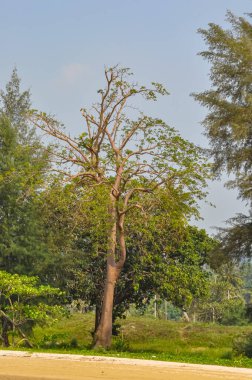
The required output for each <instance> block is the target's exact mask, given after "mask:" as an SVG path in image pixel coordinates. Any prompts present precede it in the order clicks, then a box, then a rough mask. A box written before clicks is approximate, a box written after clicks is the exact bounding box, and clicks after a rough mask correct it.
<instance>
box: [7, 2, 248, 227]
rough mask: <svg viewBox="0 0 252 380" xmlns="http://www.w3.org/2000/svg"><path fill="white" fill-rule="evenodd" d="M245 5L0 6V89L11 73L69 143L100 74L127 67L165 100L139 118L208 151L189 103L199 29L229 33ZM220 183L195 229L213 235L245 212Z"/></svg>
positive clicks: (203, 77) (202, 72) (197, 73)
mask: <svg viewBox="0 0 252 380" xmlns="http://www.w3.org/2000/svg"><path fill="white" fill-rule="evenodd" d="M251 6H252V1H251V0H176V1H174V0H124V1H122V0H0V44H1V55H0V88H4V87H5V84H6V82H7V81H8V80H9V78H10V75H11V72H12V70H13V68H14V67H17V70H18V73H19V76H20V77H21V79H22V88H23V89H27V88H30V90H31V94H32V102H33V107H34V108H36V109H39V110H41V111H45V112H49V113H51V114H54V115H55V116H56V117H57V118H58V119H59V120H60V121H62V122H63V123H64V124H65V127H66V130H67V131H69V132H70V133H71V134H73V135H76V134H78V133H81V132H82V131H83V126H84V124H83V119H82V118H81V115H80V108H81V107H89V106H91V105H92V103H93V102H94V101H95V100H96V97H97V90H98V89H99V88H101V87H103V84H104V79H103V72H104V66H113V65H115V64H120V65H121V66H124V67H130V68H131V70H132V71H133V73H134V78H135V80H136V81H138V82H139V83H141V84H148V83H150V82H153V81H155V82H160V83H162V84H164V85H165V86H166V88H167V89H168V91H169V93H170V95H169V96H168V97H164V98H162V99H160V100H159V101H158V102H155V103H154V104H148V105H146V104H141V108H142V110H143V111H145V112H147V113H149V114H151V116H158V117H160V118H162V119H164V120H165V121H166V122H167V123H168V124H169V125H171V126H172V127H174V128H176V129H177V130H178V131H179V132H180V133H181V135H182V136H183V137H185V138H187V139H189V140H190V141H192V142H194V143H196V144H198V145H201V146H204V147H207V146H208V141H207V139H206V137H205V136H203V132H204V129H203V127H202V125H201V121H202V119H203V118H204V115H205V114H206V110H205V109H203V108H202V107H201V106H200V105H199V104H198V103H196V102H195V101H194V99H193V98H192V97H191V96H190V94H191V93H192V92H201V91H203V90H206V89H209V87H210V82H209V78H208V74H209V66H208V64H207V62H205V61H203V59H202V58H201V57H200V56H199V55H197V53H199V52H200V51H202V50H204V49H205V45H204V42H203V40H202V38H201V36H200V35H199V34H198V33H197V29H198V28H207V25H208V23H210V22H214V23H216V24H219V25H221V26H223V27H224V28H228V27H229V25H228V24H227V22H226V21H225V16H226V12H227V10H230V11H232V12H233V13H234V14H235V15H237V16H244V14H246V13H249V12H251ZM225 180H226V176H225V173H223V177H222V180H221V181H218V182H211V183H210V184H209V189H208V191H209V195H208V199H207V201H208V202H210V203H214V204H215V207H211V206H209V205H208V204H205V203H204V204H202V206H201V214H202V217H203V218H204V220H202V221H200V222H199V226H200V227H202V228H206V229H207V230H208V232H209V233H214V232H215V230H214V229H213V227H214V226H217V227H223V226H224V225H225V224H224V221H225V220H227V219H228V218H230V217H233V216H234V215H235V214H236V213H239V212H243V211H245V210H246V205H245V204H244V203H242V202H241V201H239V200H237V193H236V192H235V191H230V190H227V189H225V187H224V182H225Z"/></svg>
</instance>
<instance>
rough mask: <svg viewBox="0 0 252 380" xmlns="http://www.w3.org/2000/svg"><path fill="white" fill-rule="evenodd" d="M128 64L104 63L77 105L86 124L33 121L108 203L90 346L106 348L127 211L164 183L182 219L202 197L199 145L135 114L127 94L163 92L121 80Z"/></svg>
mask: <svg viewBox="0 0 252 380" xmlns="http://www.w3.org/2000/svg"><path fill="white" fill-rule="evenodd" d="M129 75H130V72H129V70H128V69H121V68H119V67H117V66H116V67H113V68H110V69H106V70H105V79H106V87H105V88H104V89H100V90H99V91H98V94H99V96H100V101H99V102H98V103H96V104H95V105H94V106H93V109H92V111H91V112H89V111H87V110H86V109H82V115H83V117H84V120H85V124H86V130H85V132H83V133H82V134H81V135H80V136H79V137H78V138H73V137H70V136H69V135H68V134H66V133H64V132H63V131H62V129H61V128H60V125H59V123H58V122H56V121H55V120H53V118H51V117H49V116H47V115H46V114H44V113H42V114H41V113H34V112H33V114H32V116H31V118H32V120H33V123H34V124H35V125H36V126H37V127H39V128H40V129H42V130H43V131H44V132H46V133H48V134H49V135H51V136H54V137H55V138H56V139H57V140H60V141H62V142H63V143H64V144H65V148H64V149H63V150H61V151H59V152H58V154H57V157H58V159H59V160H60V161H61V163H67V165H68V168H69V164H72V165H74V166H75V171H74V172H73V171H71V172H70V171H69V170H68V171H67V167H66V168H65V169H63V170H62V171H63V173H64V175H65V176H66V177H67V178H68V179H69V181H74V182H75V183H79V184H80V185H81V186H83V187H85V186H91V187H92V186H101V185H102V186H103V187H104V194H105V195H106V199H107V204H108V215H109V223H108V224H107V225H105V226H104V228H105V230H106V233H107V244H106V247H104V248H105V251H106V280H105V286H104V290H103V300H102V312H101V318H100V321H99V326H98V328H97V330H96V334H95V339H94V346H95V347H99V346H102V347H109V346H110V342H111V334H112V309H113V300H114V291H115V285H116V283H117V282H118V279H119V275H120V273H121V271H122V269H123V268H124V264H125V261H126V256H127V250H126V242H125V236H126V235H125V221H126V220H130V218H131V216H130V215H132V213H134V212H135V210H141V209H143V201H144V200H145V201H146V203H145V204H147V199H149V203H148V207H147V208H146V209H145V212H147V213H148V212H149V211H148V210H150V209H151V207H152V203H153V201H155V199H156V197H157V191H158V189H160V188H163V189H166V191H167V194H170V198H171V199H173V202H174V204H176V203H177V202H183V204H184V206H185V208H184V218H185V219H186V218H188V217H189V216H190V215H192V214H194V213H197V206H196V204H197V202H196V199H197V198H202V197H203V196H204V195H203V194H204V192H203V191H202V186H203V187H204V186H205V179H206V178H207V176H208V174H207V166H206V165H205V163H204V158H203V156H202V152H201V150H200V149H198V148H197V147H195V146H194V145H193V144H191V143H189V142H188V141H186V140H184V139H183V138H182V137H181V136H179V134H178V133H177V132H176V131H175V130H174V129H172V128H171V127H169V126H168V125H167V124H165V123H164V122H163V121H162V120H160V119H157V118H152V117H148V116H146V115H143V114H142V113H140V115H138V117H137V118H136V120H134V119H133V120H132V119H131V118H129V117H130V116H132V115H133V114H134V110H133V109H132V107H130V110H131V111H130V112H128V116H127V111H128V110H129V108H128V105H130V104H129V101H130V100H132V99H133V98H134V97H135V96H137V95H139V96H142V97H143V98H144V99H146V100H156V99H157V95H165V94H167V91H166V90H165V89H164V87H163V86H162V85H160V84H158V83H153V84H152V86H151V87H150V88H147V87H144V86H139V85H138V84H135V83H132V82H130V81H129Z"/></svg>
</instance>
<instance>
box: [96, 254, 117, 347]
mask: <svg viewBox="0 0 252 380" xmlns="http://www.w3.org/2000/svg"><path fill="white" fill-rule="evenodd" d="M111 261H112V260H108V263H107V276H106V282H105V287H104V298H103V304H102V313H101V318H100V322H99V326H98V328H97V330H96V332H95V335H94V348H99V347H102V348H109V347H110V345H111V337H112V313H113V303H114V293H115V285H116V281H117V279H118V277H119V274H120V270H118V268H117V267H116V265H114V263H113V262H111Z"/></svg>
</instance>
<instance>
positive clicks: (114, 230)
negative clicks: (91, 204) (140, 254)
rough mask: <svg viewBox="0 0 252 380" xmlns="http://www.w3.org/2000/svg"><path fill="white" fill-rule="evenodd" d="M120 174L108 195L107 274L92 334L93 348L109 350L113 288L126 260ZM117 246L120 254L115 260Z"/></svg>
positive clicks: (120, 170) (119, 173) (119, 171)
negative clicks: (118, 203) (109, 225)
mask: <svg viewBox="0 0 252 380" xmlns="http://www.w3.org/2000/svg"><path fill="white" fill-rule="evenodd" d="M121 173H122V167H121V168H120V169H119V170H118V173H117V178H116V181H115V184H114V186H113V189H112V190H111V193H110V206H109V214H110V217H111V230H110V232H109V236H108V256H107V272H106V281H105V285H104V292H103V302H102V311H101V317H100V322H99V326H98V328H97V330H96V331H95V334H94V343H93V346H94V348H99V347H103V348H109V347H110V345H111V338H112V324H113V319H112V314H113V303H114V294H115V286H116V282H117V280H118V278H119V275H120V272H121V270H122V268H123V265H124V263H125V259H126V246H125V238H124V230H123V224H124V217H125V213H123V214H120V212H119V210H118V208H117V206H116V202H117V196H118V194H119V191H118V188H119V184H120V181H121ZM117 244H118V247H119V252H120V253H119V257H118V258H117V260H116V246H117Z"/></svg>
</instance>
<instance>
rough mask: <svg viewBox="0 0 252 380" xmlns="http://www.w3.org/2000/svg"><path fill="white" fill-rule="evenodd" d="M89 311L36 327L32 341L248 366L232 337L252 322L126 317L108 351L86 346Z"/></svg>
mask: <svg viewBox="0 0 252 380" xmlns="http://www.w3.org/2000/svg"><path fill="white" fill-rule="evenodd" d="M93 319H94V316H93V315H92V314H85V315H81V314H75V315H73V316H71V317H70V318H67V319H64V320H61V321H59V322H57V323H55V324H54V325H53V326H51V327H48V328H38V327H37V328H36V329H35V330H34V338H33V341H34V343H35V345H36V346H37V347H38V350H39V351H47V352H55V351H57V352H61V353H66V352H67V353H78V354H84V355H85V354H86V355H93V354H96V355H97V354H99V355H108V356H120V357H129V358H142V359H152V360H166V361H177V362H188V363H204V364H216V365H227V366H237V367H250V368H252V359H248V358H245V357H235V356H234V355H233V352H232V344H233V340H234V339H235V337H237V336H238V335H240V334H242V333H244V332H252V326H220V325H213V324H202V323H196V324H188V323H183V322H173V321H164V320H154V319H151V318H146V317H128V318H127V319H126V320H122V321H120V323H121V329H120V333H119V335H118V336H117V337H114V338H113V345H112V348H111V350H109V351H99V352H97V351H93V350H91V349H90V347H91V341H92V337H91V334H90V331H91V330H92V328H93Z"/></svg>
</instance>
